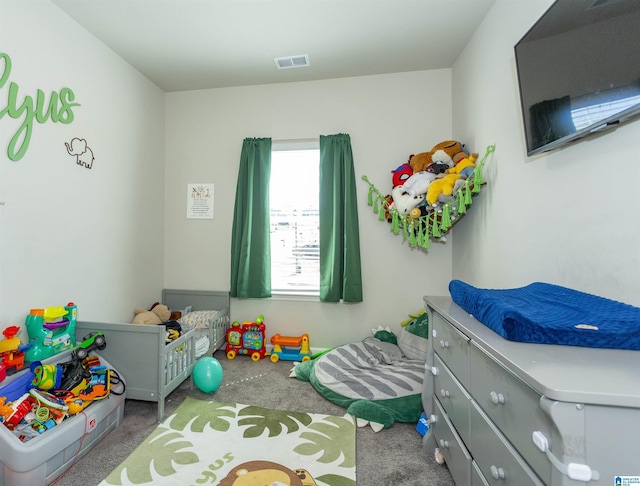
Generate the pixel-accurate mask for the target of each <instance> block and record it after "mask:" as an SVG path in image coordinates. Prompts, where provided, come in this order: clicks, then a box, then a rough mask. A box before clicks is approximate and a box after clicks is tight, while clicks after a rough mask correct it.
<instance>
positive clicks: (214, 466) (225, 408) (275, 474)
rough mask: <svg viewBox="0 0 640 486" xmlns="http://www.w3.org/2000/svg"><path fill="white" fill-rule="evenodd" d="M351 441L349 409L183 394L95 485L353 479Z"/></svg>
mask: <svg viewBox="0 0 640 486" xmlns="http://www.w3.org/2000/svg"><path fill="white" fill-rule="evenodd" d="M355 443H356V432H355V424H354V421H353V418H352V417H351V416H350V415H345V416H343V417H337V416H333V415H322V414H311V413H304V412H287V411H281V410H270V409H267V408H261V407H256V406H251V405H241V404H233V403H218V402H211V401H204V400H197V399H194V398H189V397H188V398H186V399H185V400H184V402H183V403H182V404H181V405H180V406H179V407H178V408H177V409H176V411H175V412H174V413H173V414H172V415H171V416H169V417H168V418H167V419H165V420H164V421H163V422H162V423H161V424H160V425H159V426H158V427H157V428H156V430H155V431H154V432H153V433H152V434H151V435H150V436H149V437H147V439H145V441H144V442H143V443H142V444H140V446H138V447H137V448H136V449H135V450H134V451H133V452H132V453H131V455H130V456H129V457H127V458H126V459H125V460H124V461H123V462H122V464H120V465H119V466H118V467H117V468H116V469H115V470H114V471H112V472H111V474H109V476H108V477H107V478H106V479H105V480H104V481H103V482H102V483H100V486H108V485H120V486H131V485H136V486H137V485H151V484H153V485H154V486H155V485H180V486H185V485H191V486H198V485H220V486H226V485H234V486H237V485H249V484H251V485H253V484H260V485H271V484H276V485H278V486H281V485H282V486H285V485H290V486H293V485H297V486H323V485H328V486H354V485H355V484H356V451H355V449H356V445H355Z"/></svg>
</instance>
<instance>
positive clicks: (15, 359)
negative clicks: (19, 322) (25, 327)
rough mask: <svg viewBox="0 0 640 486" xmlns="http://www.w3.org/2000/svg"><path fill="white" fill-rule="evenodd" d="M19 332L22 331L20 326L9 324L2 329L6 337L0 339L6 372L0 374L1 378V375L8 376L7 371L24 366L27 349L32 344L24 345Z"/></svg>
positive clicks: (0, 348)
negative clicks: (18, 335)
mask: <svg viewBox="0 0 640 486" xmlns="http://www.w3.org/2000/svg"><path fill="white" fill-rule="evenodd" d="M18 332H20V328H19V327H18V326H9V327H7V328H6V329H5V330H4V331H2V334H3V335H4V337H5V339H2V340H0V360H1V361H2V366H3V368H4V373H2V374H0V378H1V377H2V376H1V375H4V377H6V374H7V373H10V372H12V371H20V370H21V369H22V368H23V367H24V358H25V351H26V350H27V349H29V348H30V347H31V346H30V345H29V344H27V345H26V346H23V345H22V341H21V340H20V338H19V337H16V335H17V334H18ZM2 379H4V378H2ZM2 379H0V381H2Z"/></svg>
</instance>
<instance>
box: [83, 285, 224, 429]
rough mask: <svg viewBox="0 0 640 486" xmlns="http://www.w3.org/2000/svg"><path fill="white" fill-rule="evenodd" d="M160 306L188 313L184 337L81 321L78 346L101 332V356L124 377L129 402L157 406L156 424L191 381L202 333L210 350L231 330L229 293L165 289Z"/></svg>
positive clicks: (152, 329)
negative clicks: (168, 400) (177, 391)
mask: <svg viewBox="0 0 640 486" xmlns="http://www.w3.org/2000/svg"><path fill="white" fill-rule="evenodd" d="M162 303H163V304H165V305H166V306H167V307H169V308H170V309H171V310H180V311H184V310H185V309H188V308H190V312H189V313H188V314H185V315H183V317H182V318H181V319H180V320H179V321H178V322H180V323H181V324H182V326H183V330H185V331H186V332H184V333H183V334H182V336H180V337H179V338H178V339H175V340H173V341H171V342H169V343H167V342H166V339H165V336H166V329H165V326H163V325H158V326H149V325H144V324H132V323H109V322H89V321H78V323H77V326H76V337H77V340H78V341H80V340H81V339H82V338H83V337H84V336H86V335H87V334H89V333H90V332H96V331H100V332H102V333H103V334H104V335H105V337H106V341H107V347H106V348H105V349H104V350H102V351H100V354H101V355H102V356H104V358H105V359H106V360H107V361H108V362H109V363H111V364H112V365H113V366H114V368H115V369H117V370H118V372H119V373H120V374H121V375H122V378H123V379H124V381H125V383H126V387H127V388H126V390H127V399H133V400H143V401H150V402H158V420H159V421H162V419H163V418H164V404H165V398H166V397H167V396H168V395H169V394H170V393H171V392H172V391H173V390H175V389H176V388H177V387H178V386H179V385H180V384H181V383H182V382H183V381H184V380H186V379H187V378H189V377H190V376H191V373H192V371H193V367H194V366H195V363H196V359H197V354H196V340H197V339H198V338H199V336H200V337H201V336H202V335H203V334H204V335H205V336H207V337H208V339H209V349H211V350H212V351H215V350H217V349H218V348H220V346H222V344H224V342H225V338H226V330H227V328H228V327H229V292H227V291H206V290H177V289H164V290H163V291H162Z"/></svg>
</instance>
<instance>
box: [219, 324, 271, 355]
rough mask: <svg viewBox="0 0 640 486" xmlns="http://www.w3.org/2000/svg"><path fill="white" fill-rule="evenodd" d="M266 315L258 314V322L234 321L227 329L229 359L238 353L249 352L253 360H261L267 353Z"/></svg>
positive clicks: (226, 349) (226, 348) (226, 350)
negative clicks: (241, 322)
mask: <svg viewBox="0 0 640 486" xmlns="http://www.w3.org/2000/svg"><path fill="white" fill-rule="evenodd" d="M263 321H264V316H258V318H257V319H256V322H245V323H243V324H242V325H240V323H239V322H238V321H236V322H234V323H233V324H232V325H231V327H230V328H229V329H227V345H226V347H225V352H226V353H227V358H228V359H233V358H235V357H236V355H238V354H248V355H250V356H251V360H252V361H259V360H261V359H262V358H264V357H265V356H266V355H267V348H266V344H265V337H264V336H265V329H266V326H265V324H264V322H263Z"/></svg>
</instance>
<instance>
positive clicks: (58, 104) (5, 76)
mask: <svg viewBox="0 0 640 486" xmlns="http://www.w3.org/2000/svg"><path fill="white" fill-rule="evenodd" d="M0 61H4V71H2V74H1V75H0V89H2V88H3V87H4V86H5V84H6V83H7V81H8V80H9V75H10V74H11V58H10V57H9V54H6V53H4V52H0ZM0 69H2V66H1V63H0ZM18 90H19V87H18V85H17V84H16V83H14V82H11V83H9V85H8V90H7V104H6V106H5V107H4V108H1V109H0V119H2V118H3V117H4V116H5V115H9V116H10V117H11V118H15V119H20V118H22V124H21V125H20V127H19V128H18V130H17V131H16V132H15V133H14V134H13V137H12V138H11V140H10V141H9V145H8V146H7V155H8V156H9V158H10V159H11V160H20V159H21V158H22V157H23V156H24V154H25V153H26V152H27V149H28V148H29V142H30V141H31V132H32V130H33V121H34V118H35V121H37V122H38V123H46V122H47V121H48V120H51V121H52V122H54V123H58V122H60V123H64V124H69V123H72V122H73V107H74V106H80V103H73V101H74V99H75V94H74V93H73V91H72V90H71V89H70V88H62V89H61V90H60V92H56V91H52V92H51V96H50V98H49V103H48V104H47V99H46V95H45V93H44V91H42V90H41V89H38V90H37V93H36V96H35V100H34V98H33V97H32V96H25V97H24V99H23V100H22V102H20V101H19V100H18ZM0 106H2V105H1V104H0Z"/></svg>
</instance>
